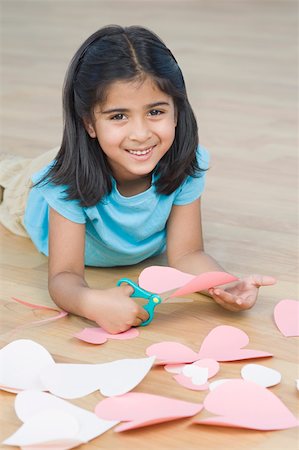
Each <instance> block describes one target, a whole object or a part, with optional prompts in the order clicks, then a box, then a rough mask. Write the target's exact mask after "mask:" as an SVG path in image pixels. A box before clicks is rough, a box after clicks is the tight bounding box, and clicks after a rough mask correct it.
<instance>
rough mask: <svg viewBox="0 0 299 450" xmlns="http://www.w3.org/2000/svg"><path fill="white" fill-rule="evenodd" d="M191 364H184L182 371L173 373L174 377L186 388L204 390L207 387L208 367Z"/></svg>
mask: <svg viewBox="0 0 299 450" xmlns="http://www.w3.org/2000/svg"><path fill="white" fill-rule="evenodd" d="M194 364H195V363H193V364H188V365H186V366H184V368H183V370H182V373H180V374H178V375H174V377H173V378H174V379H175V380H176V381H177V382H178V383H179V384H180V385H182V386H184V387H186V388H187V389H192V390H194V391H204V390H206V389H208V387H209V383H207V381H208V369H207V368H204V367H198V366H196V365H194Z"/></svg>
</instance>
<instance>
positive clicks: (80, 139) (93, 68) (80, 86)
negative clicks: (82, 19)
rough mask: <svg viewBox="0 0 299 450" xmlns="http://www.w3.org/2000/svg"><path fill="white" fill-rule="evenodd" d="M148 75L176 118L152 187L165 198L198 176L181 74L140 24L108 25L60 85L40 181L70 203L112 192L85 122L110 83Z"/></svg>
mask: <svg viewBox="0 0 299 450" xmlns="http://www.w3.org/2000/svg"><path fill="white" fill-rule="evenodd" d="M146 76H149V77H150V78H152V79H153V81H154V82H155V83H156V85H157V86H158V88H159V89H160V90H161V91H163V92H164V93H166V94H167V95H169V96H171V97H172V99H173V101H174V106H175V110H176V114H177V126H176V130H175V138H174V141H173V143H172V145H171V148H170V149H169V150H168V151H167V152H166V154H165V155H164V156H163V158H162V159H161V160H160V161H159V163H158V165H157V167H156V172H155V173H156V174H157V177H156V181H155V187H156V190H157V192H158V193H161V194H166V195H169V194H170V193H172V192H173V191H174V190H175V189H177V188H178V187H179V186H180V185H181V183H182V182H183V181H184V180H185V179H186V177H187V176H188V175H190V176H198V175H199V174H200V173H201V169H200V168H199V166H198V163H197V159H196V150H197V147H198V128H197V123H196V119H195V115H194V113H193V111H192V108H191V106H190V104H189V101H188V98H187V93H186V88H185V82H184V78H183V75H182V72H181V70H180V68H179V65H178V64H177V61H176V59H175V57H174V56H173V54H172V53H171V51H170V50H169V49H168V48H167V47H166V46H165V44H164V43H163V41H162V40H161V39H160V38H159V37H158V36H157V35H155V34H154V33H153V32H151V31H149V30H148V29H146V28H143V27H140V26H129V27H120V26H118V25H111V26H107V27H104V28H101V29H100V30H98V31H97V32H95V33H94V34H92V35H91V36H90V37H89V38H88V39H87V40H86V41H85V42H84V43H83V44H82V45H81V47H80V48H79V49H78V51H77V52H76V53H75V55H74V57H73V59H72V60H71V63H70V65H69V68H68V71H67V73H66V78H65V82H64V89H63V113H64V130H63V138H62V143H61V147H60V150H59V152H58V154H57V156H56V159H55V161H54V163H53V165H52V166H51V168H50V170H49V171H48V173H47V174H46V175H45V177H44V178H43V179H42V180H41V181H40V182H43V181H45V182H49V181H50V182H53V183H54V184H59V185H66V196H67V198H68V199H69V200H74V199H77V200H79V202H80V204H81V205H82V206H93V205H95V204H97V203H98V202H99V201H100V200H101V199H102V198H103V197H104V196H105V195H106V194H108V193H109V192H111V189H112V180H111V175H112V173H111V169H110V166H109V164H108V162H107V159H106V155H105V154H104V152H103V151H102V149H101V147H100V145H99V143H98V140H97V139H94V138H91V137H90V136H89V134H88V132H87V131H86V129H85V125H84V121H85V120H86V119H90V120H91V119H92V111H93V108H94V107H95V105H96V104H98V103H99V104H100V103H101V102H103V101H104V100H105V95H106V93H107V89H108V88H109V86H110V85H111V83H113V82H115V81H131V80H135V79H138V78H140V79H142V77H146Z"/></svg>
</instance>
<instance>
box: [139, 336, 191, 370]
mask: <svg viewBox="0 0 299 450" xmlns="http://www.w3.org/2000/svg"><path fill="white" fill-rule="evenodd" d="M146 354H147V355H148V356H156V358H157V359H158V361H156V364H161V365H164V364H180V363H192V362H194V361H197V360H198V359H199V356H198V353H196V352H194V351H193V350H191V349H190V348H189V347H187V346H186V345H183V344H180V343H179V342H171V341H170V342H168V341H165V342H159V343H158V344H152V345H150V346H149V347H148V348H147V349H146Z"/></svg>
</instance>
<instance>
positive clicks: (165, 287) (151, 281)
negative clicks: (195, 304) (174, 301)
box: [138, 266, 195, 294]
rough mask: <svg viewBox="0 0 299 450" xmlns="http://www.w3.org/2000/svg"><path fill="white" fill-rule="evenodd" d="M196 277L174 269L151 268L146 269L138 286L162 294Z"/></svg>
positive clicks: (141, 274)
mask: <svg viewBox="0 0 299 450" xmlns="http://www.w3.org/2000/svg"><path fill="white" fill-rule="evenodd" d="M193 278H195V275H191V274H190V273H185V272H181V271H180V270H177V269H173V268H172V267H163V266H151V267H147V268H146V269H144V270H143V271H142V272H141V273H140V275H139V278H138V284H139V286H140V287H142V288H143V289H145V290H147V291H150V292H155V293H156V294H161V293H162V292H167V291H171V290H172V289H176V288H178V287H180V286H183V285H184V284H187V283H189V281H191V280H192V279H193Z"/></svg>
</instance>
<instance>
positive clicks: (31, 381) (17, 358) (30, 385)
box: [0, 339, 55, 391]
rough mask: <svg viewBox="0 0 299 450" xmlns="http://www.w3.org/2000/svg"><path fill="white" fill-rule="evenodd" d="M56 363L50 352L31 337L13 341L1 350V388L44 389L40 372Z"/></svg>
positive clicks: (10, 389)
mask: <svg viewBox="0 0 299 450" xmlns="http://www.w3.org/2000/svg"><path fill="white" fill-rule="evenodd" d="M54 365H55V361H54V359H53V358H52V356H51V355H50V353H49V352H48V351H47V350H46V349H45V348H44V347H42V346H41V345H40V344H38V343H37V342H34V341H31V340H29V339H18V340H16V341H13V342H11V343H10V344H8V345H6V346H5V347H3V348H2V349H1V350H0V368H1V370H0V389H3V390H8V391H18V390H22V389H37V390H44V386H43V384H42V383H41V380H40V378H39V373H40V371H41V370H42V369H44V368H47V367H49V366H54Z"/></svg>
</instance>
